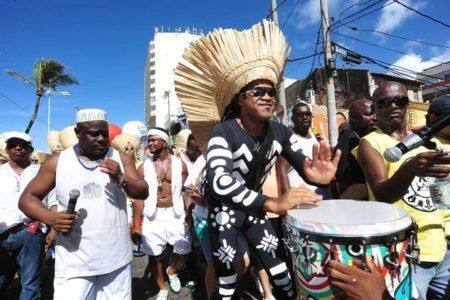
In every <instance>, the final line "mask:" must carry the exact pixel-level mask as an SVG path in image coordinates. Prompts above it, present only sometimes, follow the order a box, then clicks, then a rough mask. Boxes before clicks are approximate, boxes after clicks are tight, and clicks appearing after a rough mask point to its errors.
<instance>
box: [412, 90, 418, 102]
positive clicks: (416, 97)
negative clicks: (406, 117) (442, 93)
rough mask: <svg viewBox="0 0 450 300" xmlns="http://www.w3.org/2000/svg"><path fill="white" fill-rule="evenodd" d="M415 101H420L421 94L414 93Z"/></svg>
mask: <svg viewBox="0 0 450 300" xmlns="http://www.w3.org/2000/svg"><path fill="white" fill-rule="evenodd" d="M413 100H414V101H419V92H417V91H413Z"/></svg>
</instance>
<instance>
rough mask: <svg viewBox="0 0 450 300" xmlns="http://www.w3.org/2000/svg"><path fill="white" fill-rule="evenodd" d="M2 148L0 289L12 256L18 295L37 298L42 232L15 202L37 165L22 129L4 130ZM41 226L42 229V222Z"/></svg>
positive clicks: (42, 243) (0, 170) (26, 135)
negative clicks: (4, 156) (17, 270)
mask: <svg viewBox="0 0 450 300" xmlns="http://www.w3.org/2000/svg"><path fill="white" fill-rule="evenodd" d="M4 135H5V137H6V139H5V141H6V152H7V154H8V155H9V157H10V161H9V162H8V163H6V164H3V165H2V166H0V220H1V221H0V251H2V252H3V254H5V253H6V254H7V255H4V256H3V259H5V260H4V261H3V259H2V263H1V265H2V266H1V267H0V291H1V289H3V287H4V285H5V284H6V282H7V279H8V277H9V276H10V275H12V274H8V271H10V270H8V268H7V267H6V265H7V264H8V262H11V259H15V260H16V261H17V263H18V265H19V267H20V274H21V276H20V280H21V284H22V292H21V294H20V299H38V297H39V292H40V281H39V272H40V265H41V260H42V257H43V253H44V233H43V232H42V230H40V228H39V227H40V224H39V223H38V222H32V221H31V220H30V219H28V218H27V217H26V216H25V215H24V214H23V213H22V212H21V211H20V210H19V207H18V206H17V204H18V202H19V197H20V194H21V193H22V191H23V190H24V189H25V187H26V186H27V185H28V183H29V182H30V181H31V180H32V179H33V178H34V177H35V176H36V174H37V172H38V170H39V165H34V164H31V162H30V156H31V153H32V152H33V146H32V144H31V137H30V136H29V135H28V134H25V133H22V132H14V131H11V132H6V133H5V134H4ZM41 229H44V227H43V226H42V228H41Z"/></svg>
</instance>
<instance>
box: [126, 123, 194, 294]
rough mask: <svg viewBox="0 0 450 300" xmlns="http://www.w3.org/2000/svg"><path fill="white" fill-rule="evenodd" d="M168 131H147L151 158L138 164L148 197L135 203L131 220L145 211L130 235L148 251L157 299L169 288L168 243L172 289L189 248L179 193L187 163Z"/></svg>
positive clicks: (176, 286)
mask: <svg viewBox="0 0 450 300" xmlns="http://www.w3.org/2000/svg"><path fill="white" fill-rule="evenodd" d="M168 144H169V135H168V133H167V132H166V131H165V130H164V129H162V128H158V127H155V128H152V129H150V130H149V132H148V148H149V150H150V153H151V154H152V159H146V160H145V161H144V163H143V164H142V165H141V166H140V167H139V174H141V175H142V176H144V178H145V180H146V181H147V182H148V185H149V187H150V190H149V197H148V199H146V200H145V204H144V203H136V205H135V206H134V208H133V209H134V218H135V220H134V221H135V222H134V224H139V223H138V220H137V219H136V218H138V217H139V216H141V214H142V212H143V213H144V220H143V223H142V232H140V229H139V228H136V227H134V228H133V230H132V235H133V238H134V239H135V240H136V239H142V251H143V252H144V253H145V254H148V255H149V263H151V264H153V265H154V266H155V271H156V272H155V277H156V283H157V284H158V287H159V289H160V291H159V293H158V296H157V299H160V300H162V299H167V297H168V293H169V291H168V289H167V285H166V283H165V282H164V275H163V266H162V257H161V254H162V253H163V251H164V249H165V247H166V245H167V244H170V245H172V246H173V247H174V250H173V251H174V255H173V257H172V260H171V262H170V264H169V267H168V268H167V270H166V272H167V275H168V276H169V281H170V288H171V290H172V291H173V292H174V293H179V292H180V291H181V283H180V280H179V278H178V275H177V271H178V269H181V267H182V265H184V262H185V261H186V255H187V254H189V253H190V252H191V239H190V235H189V229H188V227H187V226H186V224H185V223H184V219H185V209H184V201H183V195H182V187H183V183H184V181H185V180H186V177H187V170H186V166H185V165H184V164H183V163H182V161H181V159H179V158H178V157H176V156H174V155H172V154H171V153H170V152H169V149H168Z"/></svg>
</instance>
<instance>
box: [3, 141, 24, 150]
mask: <svg viewBox="0 0 450 300" xmlns="http://www.w3.org/2000/svg"><path fill="white" fill-rule="evenodd" d="M17 146H19V147H20V148H22V149H25V148H27V147H29V146H30V144H29V143H27V142H22V141H11V142H8V143H6V148H7V149H14V148H17Z"/></svg>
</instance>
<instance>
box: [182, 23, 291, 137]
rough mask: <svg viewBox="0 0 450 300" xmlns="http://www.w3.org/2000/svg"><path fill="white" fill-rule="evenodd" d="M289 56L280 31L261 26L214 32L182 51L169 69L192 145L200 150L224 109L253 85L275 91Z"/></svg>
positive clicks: (268, 26)
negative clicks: (271, 87) (260, 81)
mask: <svg viewBox="0 0 450 300" xmlns="http://www.w3.org/2000/svg"><path fill="white" fill-rule="evenodd" d="M288 54H289V48H288V45H287V41H286V38H285V36H284V35H283V33H282V32H281V30H280V28H279V27H278V26H277V25H276V24H275V23H273V22H269V21H266V20H264V21H263V22H261V23H258V24H256V25H254V26H252V27H251V28H250V29H247V30H243V31H237V30H235V29H216V30H214V31H212V32H211V33H209V34H208V35H207V36H202V37H200V38H199V39H198V40H197V41H195V42H193V43H191V44H190V45H189V47H188V48H186V50H185V52H184V55H183V58H184V60H185V61H182V62H180V63H179V64H178V66H177V67H176V69H175V91H176V93H177V96H178V98H179V99H180V102H181V105H182V107H183V110H184V112H185V113H186V115H187V118H188V120H189V125H190V128H191V130H192V131H193V133H194V135H195V137H196V139H197V141H199V142H200V144H202V145H205V139H206V141H207V139H208V138H209V132H210V130H211V128H212V126H213V125H214V124H215V123H218V122H219V121H220V118H221V116H222V114H223V111H224V108H225V107H226V106H227V105H228V104H229V103H230V101H231V99H232V98H233V97H234V95H236V94H237V93H238V92H239V91H240V90H241V89H242V88H243V87H245V86H246V85H247V84H249V83H250V82H252V81H255V80H258V79H267V80H270V81H271V82H272V83H273V84H274V85H277V84H278V83H279V82H280V80H281V77H282V73H283V70H284V66H285V63H286V59H287V57H288Z"/></svg>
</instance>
